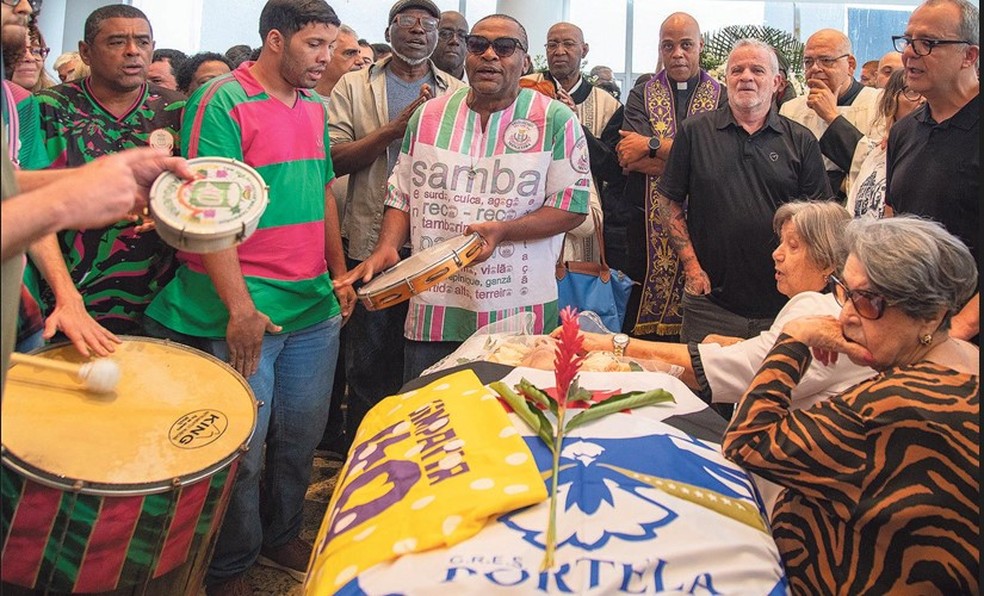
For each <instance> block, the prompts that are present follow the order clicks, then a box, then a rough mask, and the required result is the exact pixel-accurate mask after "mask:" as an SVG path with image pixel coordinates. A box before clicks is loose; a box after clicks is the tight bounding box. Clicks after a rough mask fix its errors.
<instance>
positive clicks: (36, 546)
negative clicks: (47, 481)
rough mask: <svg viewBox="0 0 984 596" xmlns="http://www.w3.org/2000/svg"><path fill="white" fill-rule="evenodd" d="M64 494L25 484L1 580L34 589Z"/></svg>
mask: <svg viewBox="0 0 984 596" xmlns="http://www.w3.org/2000/svg"><path fill="white" fill-rule="evenodd" d="M62 494H63V493H62V492H61V491H59V490H56V489H53V488H48V487H45V486H41V485H39V484H35V483H33V482H31V481H29V480H28V481H25V482H24V489H23V491H22V492H21V498H20V500H19V501H18V503H17V510H16V511H15V512H14V516H13V519H11V521H10V532H9V533H8V535H7V542H6V544H4V546H3V553H4V556H3V560H2V561H0V578H2V579H3V581H5V582H10V583H12V584H16V585H18V586H25V587H31V588H33V587H34V584H35V582H36V581H37V577H38V571H39V570H40V568H41V560H42V558H43V556H44V550H45V548H46V547H47V545H48V537H49V535H50V534H51V526H52V524H54V522H55V516H56V515H57V514H58V505H59V503H61V498H62Z"/></svg>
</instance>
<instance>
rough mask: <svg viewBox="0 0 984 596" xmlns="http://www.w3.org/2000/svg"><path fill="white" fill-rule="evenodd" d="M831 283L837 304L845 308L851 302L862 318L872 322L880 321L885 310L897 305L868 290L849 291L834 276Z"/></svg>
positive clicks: (831, 277)
mask: <svg viewBox="0 0 984 596" xmlns="http://www.w3.org/2000/svg"><path fill="white" fill-rule="evenodd" d="M830 282H831V283H832V284H833V286H834V287H833V290H834V300H836V301H837V304H839V305H841V306H844V305H845V304H847V301H848V300H850V301H851V304H852V305H854V310H855V311H856V312H857V313H858V315H859V316H860V317H862V318H865V319H869V320H872V321H874V320H877V319H880V318H881V317H882V315H883V314H885V309H886V308H887V307H889V306H892V305H893V304H895V303H894V302H890V301H889V300H888V299H887V298H885V297H884V296H881V295H879V294H876V293H875V292H871V291H868V290H849V289H848V288H847V286H845V285H844V282H842V281H841V280H839V279H837V278H836V277H834V276H833V275H831V276H830Z"/></svg>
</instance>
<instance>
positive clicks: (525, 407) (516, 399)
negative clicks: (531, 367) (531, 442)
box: [489, 381, 540, 433]
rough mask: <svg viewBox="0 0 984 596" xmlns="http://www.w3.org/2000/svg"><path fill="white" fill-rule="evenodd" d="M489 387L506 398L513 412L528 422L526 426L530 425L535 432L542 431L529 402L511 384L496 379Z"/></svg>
mask: <svg viewBox="0 0 984 596" xmlns="http://www.w3.org/2000/svg"><path fill="white" fill-rule="evenodd" d="M489 387H490V388H491V389H492V390H493V391H495V392H496V393H498V394H499V396H500V397H502V399H504V400H506V403H507V404H509V407H510V408H512V410H513V412H516V415H517V416H519V418H520V419H521V420H522V421H523V422H525V423H526V426H528V427H530V429H531V430H532V431H533V432H536V433H538V432H540V420H539V419H537V417H536V416H534V415H533V413H532V412H531V411H530V406H529V404H527V403H526V400H525V399H523V398H522V397H520V396H519V395H517V394H516V393H515V392H514V391H513V390H512V389H510V388H509V385H506V384H505V383H503V382H502V381H496V382H495V383H490V384H489Z"/></svg>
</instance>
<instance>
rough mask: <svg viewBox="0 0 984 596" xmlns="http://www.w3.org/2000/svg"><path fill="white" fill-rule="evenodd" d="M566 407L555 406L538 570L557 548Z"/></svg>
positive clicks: (551, 561) (547, 565)
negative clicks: (546, 512) (547, 505)
mask: <svg viewBox="0 0 984 596" xmlns="http://www.w3.org/2000/svg"><path fill="white" fill-rule="evenodd" d="M566 413H567V408H566V407H564V406H563V405H560V406H559V407H558V408H557V432H556V434H555V435H554V449H553V472H552V477H551V478H550V517H549V518H548V520H547V540H546V544H545V545H544V546H545V548H544V549H543V563H541V564H540V571H547V570H548V569H550V568H552V567H553V565H554V551H556V550H557V484H558V478H559V477H560V451H561V449H562V448H563V443H564V415H565V414H566Z"/></svg>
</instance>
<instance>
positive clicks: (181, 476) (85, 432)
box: [0, 337, 257, 594]
mask: <svg viewBox="0 0 984 596" xmlns="http://www.w3.org/2000/svg"><path fill="white" fill-rule="evenodd" d="M123 340H124V341H123V343H122V344H121V345H120V346H118V347H117V348H116V352H115V353H114V354H113V356H112V358H113V359H114V360H116V361H117V363H118V364H119V366H120V369H121V372H122V375H121V378H120V382H119V384H118V385H117V387H116V389H115V391H113V392H110V393H93V392H90V391H87V390H85V389H83V388H81V387H80V386H79V385H78V383H76V382H75V381H73V380H72V379H71V378H70V377H68V376H67V375H65V374H64V373H60V372H57V371H51V370H47V369H41V368H36V367H33V366H31V365H30V364H16V365H14V366H13V367H11V369H10V371H9V374H8V376H7V386H6V390H5V393H4V396H3V404H2V422H0V424H2V433H3V447H2V463H3V465H2V467H0V475H2V477H0V492H2V498H3V526H2V531H3V535H2V544H3V552H2V560H0V579H2V580H3V583H4V586H5V588H4V592H6V591H7V589H10V587H11V586H19V587H23V588H28V589H33V590H42V591H46V592H105V591H114V590H116V591H119V593H149V594H197V592H198V590H199V589H200V587H201V584H202V580H203V578H204V574H205V571H206V568H207V564H208V560H209V558H210V556H211V551H212V547H213V545H214V539H215V537H216V536H217V533H218V529H219V525H220V523H221V522H222V517H223V515H224V513H225V510H226V506H227V505H228V502H229V497H230V494H231V488H232V485H233V480H234V478H235V475H236V460H237V458H238V457H239V456H240V454H241V453H242V452H243V451H245V449H246V445H247V444H248V442H249V439H250V437H251V436H252V434H253V430H254V428H255V425H256V407H257V406H256V401H255V400H254V399H253V394H252V391H251V390H250V388H249V385H247V384H246V381H245V380H244V379H243V378H242V377H240V376H239V375H238V374H237V373H236V372H235V371H234V370H233V369H232V368H231V367H229V366H228V365H226V364H225V363H223V362H221V361H220V360H218V359H216V358H214V357H212V356H210V355H208V354H205V353H204V352H200V351H198V350H194V349H192V348H188V347H185V346H182V345H180V344H175V343H171V342H166V341H160V340H154V339H146V338H134V337H124V338H123ZM38 355H40V356H43V357H47V358H52V359H56V360H60V361H63V362H64V361H68V362H75V363H79V362H83V361H84V358H83V357H82V356H80V355H79V354H78V353H77V352H76V351H75V348H74V347H72V346H71V345H68V344H64V345H59V346H53V347H50V348H47V349H43V350H41V351H40V352H39V353H38ZM12 591H13V590H12Z"/></svg>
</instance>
